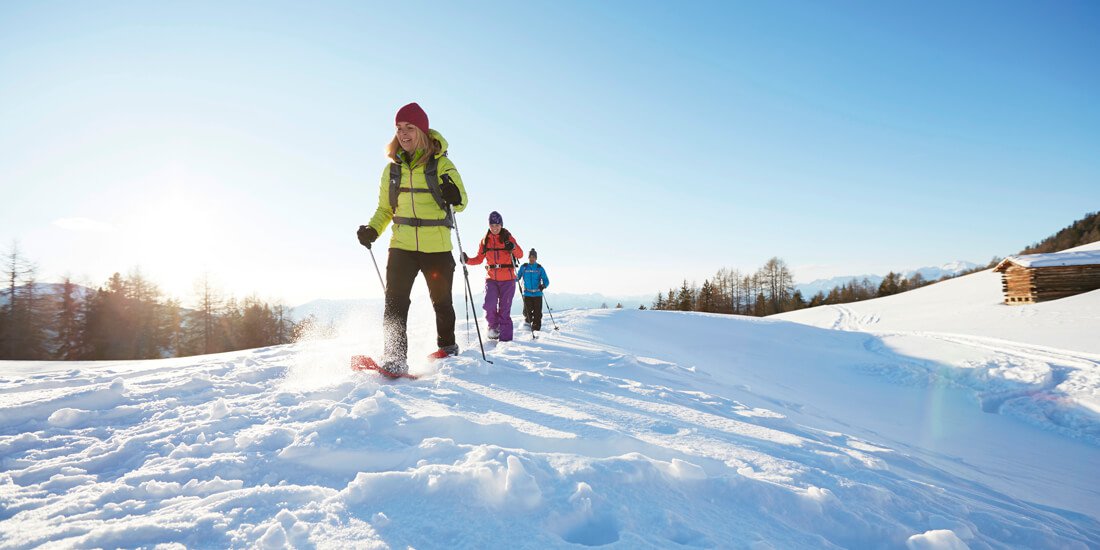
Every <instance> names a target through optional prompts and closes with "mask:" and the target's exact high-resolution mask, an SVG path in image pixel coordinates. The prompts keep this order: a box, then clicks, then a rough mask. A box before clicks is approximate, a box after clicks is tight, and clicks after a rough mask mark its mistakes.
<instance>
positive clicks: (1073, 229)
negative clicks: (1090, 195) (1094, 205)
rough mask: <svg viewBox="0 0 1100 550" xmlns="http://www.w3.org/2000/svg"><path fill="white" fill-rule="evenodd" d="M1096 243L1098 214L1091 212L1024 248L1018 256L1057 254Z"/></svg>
mask: <svg viewBox="0 0 1100 550" xmlns="http://www.w3.org/2000/svg"><path fill="white" fill-rule="evenodd" d="M1096 241H1100V212H1091V213H1088V214H1085V217H1083V218H1081V219H1079V220H1077V221H1075V222H1073V223H1071V224H1069V225H1068V226H1066V227H1064V228H1062V229H1061V230H1060V231H1058V232H1057V233H1055V234H1053V235H1051V236H1049V237H1047V238H1045V239H1043V240H1042V241H1039V242H1037V243H1034V244H1032V245H1031V246H1029V247H1027V248H1024V249H1023V250H1021V251H1020V254H1046V253H1048V252H1058V251H1061V250H1065V249H1067V248H1073V247H1075V246H1081V245H1083V244H1089V243H1094V242H1096Z"/></svg>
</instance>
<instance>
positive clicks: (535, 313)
mask: <svg viewBox="0 0 1100 550" xmlns="http://www.w3.org/2000/svg"><path fill="white" fill-rule="evenodd" d="M523 319H524V320H525V321H527V322H528V323H530V324H531V330H541V329H542V296H527V295H524V296H523Z"/></svg>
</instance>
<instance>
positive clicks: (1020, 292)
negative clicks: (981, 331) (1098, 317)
mask: <svg viewBox="0 0 1100 550" xmlns="http://www.w3.org/2000/svg"><path fill="white" fill-rule="evenodd" d="M993 271H996V272H998V273H1000V274H1001V287H1002V289H1003V290H1004V294H1005V303H1006V304H1011V305H1022V304H1034V303H1036V302H1045V301H1047V300H1057V299H1058V298H1065V297H1066V296H1073V295H1074V294H1081V293H1083V292H1088V291H1090V290H1096V289H1098V288H1100V250H1091V251H1081V252H1055V253H1052V254H1028V255H1026V256H1009V257H1008V258H1005V259H1004V260H1003V261H1001V263H999V264H997V267H995V268H993Z"/></svg>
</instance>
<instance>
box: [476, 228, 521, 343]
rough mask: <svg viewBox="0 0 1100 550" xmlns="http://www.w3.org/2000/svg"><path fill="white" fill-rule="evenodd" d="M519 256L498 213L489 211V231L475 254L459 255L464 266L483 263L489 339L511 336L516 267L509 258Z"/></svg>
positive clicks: (516, 247) (507, 339)
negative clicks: (470, 255)
mask: <svg viewBox="0 0 1100 550" xmlns="http://www.w3.org/2000/svg"><path fill="white" fill-rule="evenodd" d="M522 257H523V249H521V248H520V247H519V243H517V242H516V239H515V237H513V236H512V233H511V232H509V231H508V230H507V229H505V228H504V219H503V218H502V217H501V216H500V213H499V212H495V211H494V212H493V213H491V214H489V232H488V233H486V234H485V238H484V239H482V240H481V246H480V247H479V248H478V250H477V256H474V257H473V258H470V257H469V256H467V255H466V254H465V253H463V254H462V261H463V262H464V263H466V264H467V265H478V264H480V263H481V262H486V264H487V265H486V266H485V268H486V269H487V270H488V274H487V275H486V279H485V305H484V307H485V319H486V321H487V322H488V324H489V339H490V340H496V339H499V340H500V341H501V342H508V341H510V340H511V339H512V316H511V312H512V298H513V297H514V296H515V294H516V270H515V264H514V262H513V259H519V258H522Z"/></svg>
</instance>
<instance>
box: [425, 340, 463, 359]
mask: <svg viewBox="0 0 1100 550" xmlns="http://www.w3.org/2000/svg"><path fill="white" fill-rule="evenodd" d="M452 355H458V344H451V345H449V346H443V347H441V348H439V349H438V350H436V351H435V353H430V354H428V359H429V360H432V361H435V360H437V359H443V358H444V357H450V356H452Z"/></svg>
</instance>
